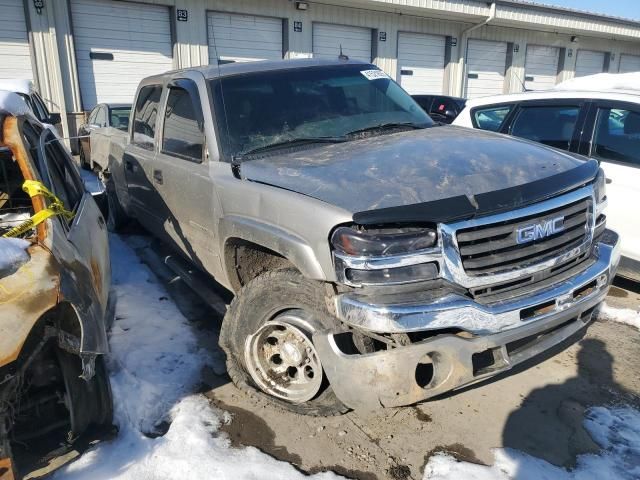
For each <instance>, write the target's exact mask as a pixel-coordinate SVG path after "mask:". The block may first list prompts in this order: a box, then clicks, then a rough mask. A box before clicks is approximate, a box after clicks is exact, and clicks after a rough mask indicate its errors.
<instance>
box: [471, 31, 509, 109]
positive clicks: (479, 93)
mask: <svg viewBox="0 0 640 480" xmlns="http://www.w3.org/2000/svg"><path fill="white" fill-rule="evenodd" d="M506 61H507V44H506V42H492V41H487V40H477V39H469V45H468V49H467V72H468V74H475V75H478V78H467V98H475V97H483V96H487V95H499V94H501V93H503V89H504V80H505V78H504V75H505V65H506Z"/></svg>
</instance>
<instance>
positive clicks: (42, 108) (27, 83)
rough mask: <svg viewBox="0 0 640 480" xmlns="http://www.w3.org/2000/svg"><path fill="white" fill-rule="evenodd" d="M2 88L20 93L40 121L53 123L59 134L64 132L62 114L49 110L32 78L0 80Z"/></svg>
mask: <svg viewBox="0 0 640 480" xmlns="http://www.w3.org/2000/svg"><path fill="white" fill-rule="evenodd" d="M0 90H4V91H7V92H14V93H17V94H18V95H20V96H21V97H22V98H23V99H24V101H25V102H26V104H27V105H28V106H29V108H30V109H31V111H32V112H33V115H34V116H35V117H36V118H37V119H38V120H39V121H40V122H42V123H46V124H49V125H53V126H54V127H55V128H56V130H57V132H58V134H61V133H62V123H61V122H62V120H61V118H60V114H59V113H51V112H50V111H49V109H48V108H47V105H46V103H45V102H44V100H43V99H42V97H41V96H40V94H39V93H38V91H37V90H36V88H35V86H34V85H33V82H32V81H31V80H0Z"/></svg>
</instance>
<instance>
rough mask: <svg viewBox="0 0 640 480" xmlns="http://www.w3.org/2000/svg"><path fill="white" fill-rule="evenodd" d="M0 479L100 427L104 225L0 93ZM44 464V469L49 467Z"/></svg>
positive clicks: (107, 394) (51, 150)
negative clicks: (94, 427)
mask: <svg viewBox="0 0 640 480" xmlns="http://www.w3.org/2000/svg"><path fill="white" fill-rule="evenodd" d="M0 131H1V132H2V134H1V135H0V147H2V148H4V150H2V153H1V154H0V379H1V381H0V478H3V479H4V478H10V479H13V478H16V479H19V478H22V477H23V476H26V475H27V474H28V473H30V472H33V471H34V470H39V469H40V468H46V467H47V466H48V463H49V462H51V464H54V463H56V461H57V460H56V459H58V458H59V457H62V456H64V455H66V454H67V453H68V452H69V451H70V450H72V449H74V448H75V446H76V445H77V444H78V443H82V442H84V441H85V440H87V437H86V436H85V435H84V434H85V433H88V432H89V430H90V427H92V426H106V427H108V428H110V425H111V418H112V403H111V391H110V387H109V379H108V376H107V373H106V371H105V367H104V362H103V356H104V355H105V354H106V353H107V352H108V345H107V333H106V332H107V328H108V326H109V324H110V323H111V321H112V319H113V315H114V300H115V299H114V298H113V297H112V296H111V295H110V281H111V273H110V272H111V269H110V262H109V245H108V240H107V230H106V227H105V221H104V219H103V217H102V215H101V214H100V211H99V210H98V208H97V206H96V204H95V202H94V200H93V198H92V196H91V194H89V193H88V192H86V191H85V189H84V185H83V182H82V180H81V179H80V175H79V172H78V168H77V167H76V165H75V163H74V162H73V160H72V158H71V156H70V155H69V154H68V151H67V149H66V148H65V147H64V146H63V145H62V144H61V142H60V140H59V137H58V136H57V135H56V134H55V133H54V132H53V130H52V128H51V127H47V126H44V125H43V124H41V123H40V122H39V121H38V120H37V119H36V118H35V117H33V116H32V114H31V112H30V111H29V109H28V108H27V106H26V103H25V102H24V101H23V100H21V99H20V98H19V97H18V96H17V95H16V94H14V93H10V92H3V91H0ZM49 466H50V465H49Z"/></svg>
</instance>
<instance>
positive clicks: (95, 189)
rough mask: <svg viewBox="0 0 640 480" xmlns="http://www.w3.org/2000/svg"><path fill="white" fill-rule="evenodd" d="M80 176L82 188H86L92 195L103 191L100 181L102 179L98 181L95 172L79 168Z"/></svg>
mask: <svg viewBox="0 0 640 480" xmlns="http://www.w3.org/2000/svg"><path fill="white" fill-rule="evenodd" d="M80 176H81V177H82V181H83V182H84V188H86V189H87V192H89V193H90V194H92V195H97V194H100V193H103V192H104V184H103V183H102V181H100V179H99V178H98V176H97V175H96V174H95V173H93V172H90V171H88V170H85V169H83V168H81V169H80Z"/></svg>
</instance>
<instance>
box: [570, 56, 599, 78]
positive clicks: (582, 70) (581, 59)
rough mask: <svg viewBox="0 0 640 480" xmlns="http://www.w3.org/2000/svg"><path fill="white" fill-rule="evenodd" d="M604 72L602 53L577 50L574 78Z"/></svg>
mask: <svg viewBox="0 0 640 480" xmlns="http://www.w3.org/2000/svg"><path fill="white" fill-rule="evenodd" d="M603 71H604V53H603V52H593V51H591V50H578V56H577V58H576V77H584V76H586V75H595V74H596V73H602V72H603Z"/></svg>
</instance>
